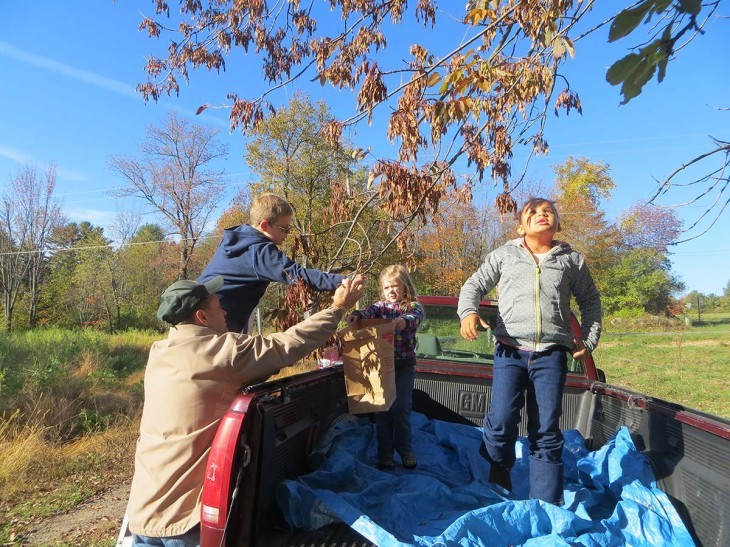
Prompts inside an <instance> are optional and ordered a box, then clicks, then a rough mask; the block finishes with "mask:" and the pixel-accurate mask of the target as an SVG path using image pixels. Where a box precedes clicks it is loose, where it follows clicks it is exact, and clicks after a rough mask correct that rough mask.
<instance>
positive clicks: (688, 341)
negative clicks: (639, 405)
mask: <svg viewBox="0 0 730 547" xmlns="http://www.w3.org/2000/svg"><path fill="white" fill-rule="evenodd" d="M594 359H595V361H596V365H597V366H598V367H599V368H601V369H603V371H604V372H605V373H606V381H607V382H608V383H609V384H615V385H618V386H623V387H627V388H630V389H632V390H635V391H639V392H642V393H645V394H647V395H651V396H654V397H659V398H661V399H666V400H668V401H672V402H675V403H679V404H682V405H684V406H688V407H691V408H695V409H697V410H702V411H704V412H708V413H710V414H717V415H719V416H722V417H724V418H730V376H729V375H728V373H729V372H730V314H704V315H703V317H702V323H696V322H695V323H693V324H692V326H690V327H689V328H687V329H686V330H679V331H674V332H661V331H643V332H625V331H623V332H622V330H621V326H620V325H618V326H615V325H610V324H608V325H607V326H606V332H605V333H604V335H603V336H602V338H601V343H600V344H599V347H598V349H597V350H596V352H595V353H594Z"/></svg>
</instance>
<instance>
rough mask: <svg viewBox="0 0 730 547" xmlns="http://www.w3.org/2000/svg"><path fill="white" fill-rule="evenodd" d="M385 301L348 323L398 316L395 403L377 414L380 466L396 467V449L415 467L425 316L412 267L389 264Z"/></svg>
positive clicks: (383, 275) (383, 290) (406, 465)
mask: <svg viewBox="0 0 730 547" xmlns="http://www.w3.org/2000/svg"><path fill="white" fill-rule="evenodd" d="M380 293H381V297H382V300H381V301H379V302H376V303H375V304H373V305H372V306H368V307H367V308H365V309H362V310H356V311H354V312H352V315H350V316H349V317H348V318H347V322H348V323H349V324H351V325H353V326H356V324H357V323H358V322H359V320H360V319H394V320H395V338H394V342H393V349H394V351H395V356H394V357H395V390H396V398H395V401H394V402H393V405H392V406H391V407H390V409H389V410H387V411H385V412H378V413H377V414H376V415H375V425H376V428H377V434H378V467H379V468H380V469H387V470H389V469H395V463H394V462H393V450H395V451H396V452H398V454H399V455H400V457H401V462H402V463H403V467H404V468H406V469H415V467H416V465H417V460H416V455H415V454H414V453H413V448H412V447H411V438H412V435H411V406H412V401H413V381H414V377H415V367H416V330H417V329H418V325H420V324H421V321H422V320H423V317H424V315H425V314H424V311H423V308H422V307H421V305H420V304H419V303H418V294H417V293H416V289H415V287H414V286H413V281H411V277H410V275H409V274H408V270H407V269H406V268H405V267H404V266H401V265H400V264H395V265H392V266H386V267H385V268H384V269H383V271H382V272H381V273H380Z"/></svg>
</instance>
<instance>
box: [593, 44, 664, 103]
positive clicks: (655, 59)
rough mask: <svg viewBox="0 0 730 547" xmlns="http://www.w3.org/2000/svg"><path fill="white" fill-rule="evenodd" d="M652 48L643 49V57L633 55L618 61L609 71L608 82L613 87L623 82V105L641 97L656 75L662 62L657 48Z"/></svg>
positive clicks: (636, 54) (607, 74)
mask: <svg viewBox="0 0 730 547" xmlns="http://www.w3.org/2000/svg"><path fill="white" fill-rule="evenodd" d="M655 44H656V42H655ZM652 46H654V44H652ZM652 46H649V47H647V48H644V49H642V54H643V55H639V54H638V53H631V54H629V55H627V56H626V57H624V58H623V59H620V60H618V61H616V62H615V63H614V64H613V65H611V68H609V69H608V72H607V73H606V80H608V82H609V83H610V84H611V85H618V84H620V83H622V82H623V84H622V85H621V94H622V95H623V96H624V100H623V101H621V104H626V103H628V102H629V101H630V100H631V99H633V98H634V97H637V96H638V95H640V94H641V90H642V88H643V87H644V85H645V84H646V83H647V82H648V81H649V80H651V77H652V76H653V75H654V72H655V71H656V67H657V64H658V63H659V62H660V61H661V54H660V53H659V52H658V48H657V47H652Z"/></svg>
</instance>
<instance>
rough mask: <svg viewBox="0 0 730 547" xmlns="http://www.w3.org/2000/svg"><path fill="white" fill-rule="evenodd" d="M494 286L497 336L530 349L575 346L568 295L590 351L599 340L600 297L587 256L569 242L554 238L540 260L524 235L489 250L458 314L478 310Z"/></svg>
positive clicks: (463, 296)
mask: <svg viewBox="0 0 730 547" xmlns="http://www.w3.org/2000/svg"><path fill="white" fill-rule="evenodd" d="M495 286H498V287H499V288H498V297H497V300H498V302H499V314H498V316H497V324H496V325H494V336H495V338H497V340H499V341H501V342H504V343H505V344H508V345H510V346H515V347H518V348H522V349H526V350H530V351H544V350H546V349H548V348H550V347H551V346H555V345H561V346H565V347H567V348H574V347H575V343H574V341H573V339H574V337H573V332H572V330H571V328H570V298H571V296H575V299H576V302H577V304H578V308H579V310H580V319H581V333H582V338H583V343H584V344H585V347H586V348H587V349H588V351H593V350H594V349H595V348H596V346H597V345H598V339H599V338H600V336H601V297H600V295H599V294H598V290H597V289H596V286H595V284H594V283H593V278H592V277H591V274H590V272H589V271H588V266H587V265H586V263H585V260H583V256H582V255H581V254H580V253H579V252H578V251H574V250H573V249H572V248H571V247H570V245H568V244H567V243H564V242H561V241H556V242H555V247H553V248H552V249H551V250H550V251H549V252H548V253H547V254H546V255H545V256H544V257H543V258H542V260H541V261H540V263H539V264H537V263H536V262H535V260H534V259H533V257H532V253H530V251H529V250H528V249H527V248H526V247H525V246H524V245H523V240H522V239H514V240H512V241H508V242H507V243H505V244H504V245H502V246H501V247H498V248H497V249H495V250H494V251H492V252H491V253H489V254H488V255H487V258H486V259H485V260H484V264H482V265H481V266H480V267H479V269H478V270H477V271H476V272H475V273H474V274H473V275H472V276H471V277H470V278H469V279H467V281H466V283H464V286H463V287H462V288H461V293H460V294H459V307H458V309H457V313H458V314H459V318H460V319H463V318H464V317H466V316H467V315H469V314H471V313H478V309H479V302H480V300H481V299H482V298H483V297H484V295H485V294H487V293H488V292H489V291H491V290H492V289H493V288H494V287H495Z"/></svg>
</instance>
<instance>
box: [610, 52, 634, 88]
mask: <svg viewBox="0 0 730 547" xmlns="http://www.w3.org/2000/svg"><path fill="white" fill-rule="evenodd" d="M639 63H641V56H640V55H639V54H638V53H629V54H628V55H627V56H626V57H624V58H623V59H619V60H618V61H616V62H615V63H613V64H612V65H611V67H610V68H609V69H608V71H607V72H606V81H607V82H608V83H609V84H611V85H618V84H620V83H622V82H624V81H625V80H626V78H628V77H629V75H630V74H631V73H632V72H633V71H634V70H636V67H638V65H639Z"/></svg>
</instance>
